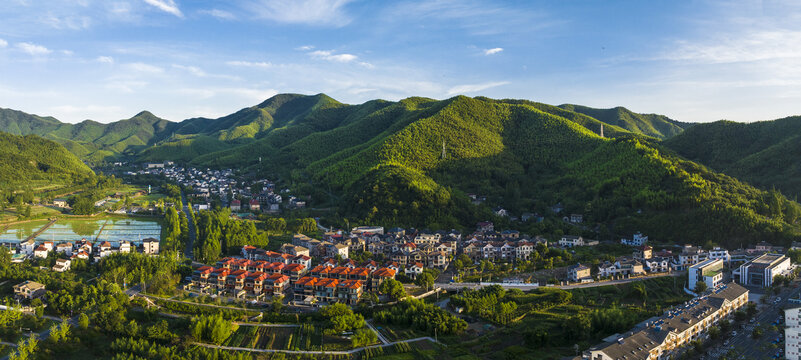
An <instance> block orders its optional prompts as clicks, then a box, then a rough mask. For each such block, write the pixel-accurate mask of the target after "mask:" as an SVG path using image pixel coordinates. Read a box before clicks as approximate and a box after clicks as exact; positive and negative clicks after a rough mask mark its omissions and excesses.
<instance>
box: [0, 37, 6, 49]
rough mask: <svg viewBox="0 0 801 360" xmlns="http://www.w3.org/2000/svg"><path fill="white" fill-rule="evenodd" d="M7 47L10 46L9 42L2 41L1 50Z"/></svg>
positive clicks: (0, 43) (0, 40)
mask: <svg viewBox="0 0 801 360" xmlns="http://www.w3.org/2000/svg"><path fill="white" fill-rule="evenodd" d="M6 46H8V41H5V40H3V39H0V48H4V47H6Z"/></svg>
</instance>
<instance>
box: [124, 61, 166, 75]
mask: <svg viewBox="0 0 801 360" xmlns="http://www.w3.org/2000/svg"><path fill="white" fill-rule="evenodd" d="M126 67H127V68H128V69H130V70H132V71H136V72H141V73H149V74H160V73H163V72H164V69H162V68H160V67H158V66H155V65H150V64H145V63H141V62H137V63H130V64H127V65H126Z"/></svg>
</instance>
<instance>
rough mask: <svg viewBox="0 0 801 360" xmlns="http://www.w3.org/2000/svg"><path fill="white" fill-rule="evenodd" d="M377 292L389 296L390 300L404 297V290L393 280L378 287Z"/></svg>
mask: <svg viewBox="0 0 801 360" xmlns="http://www.w3.org/2000/svg"><path fill="white" fill-rule="evenodd" d="M378 291H379V292H380V293H382V294H385V295H389V297H391V298H392V299H395V300H400V299H403V298H405V297H406V289H404V288H403V284H402V283H401V282H400V281H398V280H395V279H387V280H384V282H382V283H381V285H380V286H379V287H378Z"/></svg>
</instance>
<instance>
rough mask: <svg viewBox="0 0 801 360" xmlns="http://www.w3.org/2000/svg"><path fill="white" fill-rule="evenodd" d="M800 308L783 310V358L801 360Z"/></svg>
mask: <svg viewBox="0 0 801 360" xmlns="http://www.w3.org/2000/svg"><path fill="white" fill-rule="evenodd" d="M799 312H801V308H795V309H785V310H784V325H785V328H784V358H785V359H787V360H801V317H800V315H801V314H799Z"/></svg>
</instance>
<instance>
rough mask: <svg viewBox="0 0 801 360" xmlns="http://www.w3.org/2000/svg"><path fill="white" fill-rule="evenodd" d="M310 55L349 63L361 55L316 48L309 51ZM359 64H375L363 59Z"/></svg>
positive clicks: (369, 66) (367, 65)
mask: <svg viewBox="0 0 801 360" xmlns="http://www.w3.org/2000/svg"><path fill="white" fill-rule="evenodd" d="M309 56H311V57H312V58H315V59H321V60H326V61H331V62H339V63H349V62H352V61H354V60H356V59H358V58H359V57H358V56H356V55H353V54H336V53H334V51H333V50H315V51H312V52H310V53H309ZM358 64H359V65H362V66H365V67H368V68H372V67H373V65H371V64H370V63H366V62H363V61H360V62H358Z"/></svg>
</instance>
